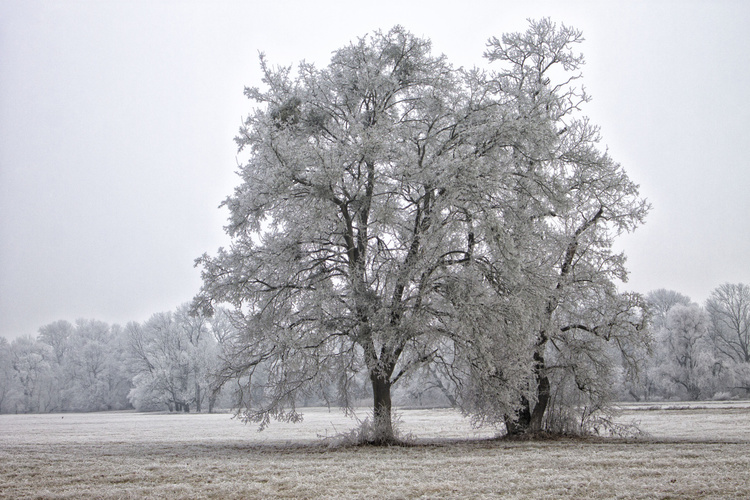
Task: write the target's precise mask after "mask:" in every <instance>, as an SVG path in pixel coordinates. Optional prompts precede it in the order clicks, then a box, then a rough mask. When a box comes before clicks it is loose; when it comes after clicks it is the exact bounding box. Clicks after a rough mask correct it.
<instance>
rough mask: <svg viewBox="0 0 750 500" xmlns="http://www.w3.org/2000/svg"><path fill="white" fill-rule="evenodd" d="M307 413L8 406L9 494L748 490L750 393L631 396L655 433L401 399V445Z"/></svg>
mask: <svg viewBox="0 0 750 500" xmlns="http://www.w3.org/2000/svg"><path fill="white" fill-rule="evenodd" d="M306 415H307V418H306V421H305V422H304V423H303V424H301V425H298V426H291V425H272V427H271V429H269V430H268V431H265V432H263V433H257V432H256V431H255V430H254V429H253V428H252V427H244V426H242V424H240V423H238V422H237V421H235V420H231V419H230V418H229V416H227V415H154V414H151V415H144V414H137V413H104V414H68V415H29V416H16V415H5V416H0V498H76V499H80V498H373V497H374V498H497V497H503V498H560V497H569V498H748V497H750V454H749V453H748V450H750V407H747V406H743V405H739V406H737V407H731V408H726V407H721V408H714V407H710V408H704V409H685V410H661V409H657V410H651V411H644V410H643V409H637V408H631V409H628V410H627V411H626V412H625V413H624V415H623V418H624V419H628V420H632V419H634V418H635V419H640V420H641V421H642V423H643V427H644V430H645V431H647V432H650V433H651V435H652V438H650V439H648V440H639V441H622V440H565V439H563V440H557V441H545V442H508V441H503V440H494V439H489V438H490V437H491V436H492V435H493V434H494V431H493V430H491V429H489V430H476V429H472V427H471V426H470V425H469V424H468V422H466V421H465V420H463V419H461V418H460V415H457V414H456V413H455V412H452V411H448V410H431V411H426V410H403V411H402V412H401V421H402V422H401V427H402V429H403V430H404V431H405V432H406V433H410V434H412V435H413V436H414V437H413V439H414V443H415V445H414V446H409V447H390V448H372V447H342V446H339V447H331V446H330V440H323V441H321V436H326V435H328V436H332V435H335V434H336V433H341V432H345V431H347V430H349V429H351V428H352V427H353V426H354V425H356V423H355V422H353V421H352V420H350V419H347V418H345V417H343V416H342V415H341V414H339V413H337V412H332V413H329V412H327V411H326V410H320V409H318V410H311V411H309V412H308V413H307V414H306ZM62 417H64V418H62ZM646 420H647V421H646ZM691 432H692V434H691ZM671 433H674V435H675V437H674V438H672V437H670V436H671ZM465 438H470V439H471V440H466V439H465Z"/></svg>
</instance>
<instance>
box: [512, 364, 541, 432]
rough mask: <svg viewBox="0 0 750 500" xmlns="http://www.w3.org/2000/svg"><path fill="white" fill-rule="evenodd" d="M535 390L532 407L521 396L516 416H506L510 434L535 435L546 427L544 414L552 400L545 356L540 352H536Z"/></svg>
mask: <svg viewBox="0 0 750 500" xmlns="http://www.w3.org/2000/svg"><path fill="white" fill-rule="evenodd" d="M534 385H535V387H534V392H535V393H536V394H535V395H536V404H535V405H534V408H533V409H532V408H531V402H530V401H529V400H528V399H527V398H525V397H523V398H521V405H520V409H519V410H518V414H517V415H516V418H513V416H512V415H506V416H505V428H506V430H507V432H508V435H510V436H520V435H532V436H533V435H534V434H539V433H540V432H542V430H543V427H544V414H545V412H546V411H547V407H548V406H549V400H550V388H551V385H550V381H549V377H547V374H546V373H545V361H544V356H542V355H541V354H539V352H536V353H534Z"/></svg>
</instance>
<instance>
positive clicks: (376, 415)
mask: <svg viewBox="0 0 750 500" xmlns="http://www.w3.org/2000/svg"><path fill="white" fill-rule="evenodd" d="M370 381H371V382H372V398H373V426H374V434H373V436H372V444H378V445H383V444H391V443H393V442H395V440H396V439H395V436H394V434H393V422H392V420H391V381H390V376H389V375H387V374H385V373H382V372H380V371H372V372H371V373H370Z"/></svg>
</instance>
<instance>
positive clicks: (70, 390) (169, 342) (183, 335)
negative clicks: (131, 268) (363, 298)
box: [0, 284, 750, 413]
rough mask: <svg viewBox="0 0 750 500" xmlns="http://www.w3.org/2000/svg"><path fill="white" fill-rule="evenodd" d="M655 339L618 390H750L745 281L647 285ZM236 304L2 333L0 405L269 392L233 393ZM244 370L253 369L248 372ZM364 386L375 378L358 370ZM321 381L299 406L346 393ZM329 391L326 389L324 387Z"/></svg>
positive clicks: (182, 399)
mask: <svg viewBox="0 0 750 500" xmlns="http://www.w3.org/2000/svg"><path fill="white" fill-rule="evenodd" d="M646 298H647V300H648V303H649V305H650V308H651V311H650V312H651V322H650V330H651V334H652V348H651V355H650V357H649V359H647V360H645V362H644V363H640V365H641V366H642V367H643V368H642V370H641V371H640V372H639V373H631V372H626V371H625V370H623V371H622V373H621V376H620V377H619V379H618V388H617V389H618V393H619V395H620V398H621V399H623V400H638V401H646V400H669V399H674V400H699V399H728V398H736V397H747V396H748V394H749V393H750V287H748V286H747V285H744V284H724V285H721V286H720V287H718V288H716V289H715V290H714V291H713V292H712V294H711V296H710V298H709V299H708V300H707V301H706V303H705V305H703V306H701V305H698V304H695V303H693V302H692V301H691V300H690V298H689V297H686V296H685V295H682V294H680V293H678V292H675V291H671V290H664V289H661V290H655V291H653V292H650V293H649V294H648V295H647V297H646ZM237 333H238V332H237V331H236V330H235V326H234V323H233V321H232V317H231V314H230V313H229V312H228V311H226V310H223V309H218V310H217V311H216V312H215V314H214V315H213V316H211V317H204V316H201V315H196V314H190V308H189V305H187V304H185V305H182V306H180V307H178V308H177V309H176V310H175V311H173V312H171V311H170V312H164V313H157V314H154V315H153V316H152V317H151V318H150V319H149V320H148V321H145V322H143V323H136V322H131V323H128V324H127V325H126V326H125V327H121V326H119V325H108V324H106V323H104V322H101V321H97V320H84V319H79V320H77V321H76V322H75V324H71V323H70V322H68V321H63V320H61V321H56V322H54V323H51V324H49V325H46V326H43V327H41V328H40V329H39V333H38V335H37V336H36V338H33V337H31V336H25V337H19V338H16V339H14V340H13V341H12V342H8V340H7V339H5V338H3V337H0V412H2V413H36V412H44V413H47V412H65V411H81V412H88V411H102V410H123V409H131V408H135V409H137V410H140V411H181V412H191V411H196V412H205V411H208V412H210V411H213V410H214V409H215V408H217V407H222V408H227V407H229V406H232V405H234V404H236V402H237V401H238V400H242V399H243V398H244V399H245V400H247V399H248V398H249V399H253V398H258V399H262V398H263V397H264V391H265V390H268V389H269V388H268V387H265V386H264V380H265V377H264V374H263V373H254V374H253V377H254V384H253V387H254V388H255V389H254V390H253V393H252V394H244V395H241V394H240V395H238V394H237V393H236V391H235V387H238V388H239V387H246V386H247V384H246V383H245V382H246V381H239V382H243V383H240V384H233V383H231V382H232V381H231V380H230V379H228V378H227V377H226V376H225V375H224V368H226V367H227V366H229V365H231V362H232V360H231V359H228V356H227V355H226V353H225V350H224V349H223V347H224V343H225V340H226V339H228V338H230V337H232V336H233V335H236V334H237ZM248 376H249V375H248ZM359 385H360V386H361V397H362V398H363V399H364V398H367V397H369V394H368V391H369V390H370V387H369V384H368V383H367V381H366V380H364V379H363V380H361V381H359ZM446 385H448V384H447V381H445V380H442V379H441V375H440V374H439V373H438V372H436V371H427V372H426V373H423V374H422V375H421V376H420V379H419V380H408V379H407V380H404V381H403V383H401V384H400V385H399V387H398V388H397V390H396V392H395V393H394V399H395V402H396V404H402V405H430V406H432V405H450V404H452V402H453V401H452V398H451V395H450V393H449V391H447V390H445V387H446ZM320 394H321V392H317V393H316V395H310V397H309V398H307V399H304V400H302V401H299V402H298V404H300V405H318V404H333V405H336V404H339V403H340V402H339V401H336V396H335V395H336V394H337V391H336V390H335V388H331V391H330V394H331V397H330V398H326V397H321V396H320ZM323 394H325V391H323Z"/></svg>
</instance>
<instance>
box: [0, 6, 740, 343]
mask: <svg viewBox="0 0 750 500" xmlns="http://www.w3.org/2000/svg"><path fill="white" fill-rule="evenodd" d="M544 16H549V17H551V18H552V19H553V20H554V21H557V22H562V23H565V24H568V25H572V26H575V27H576V28H579V29H581V30H582V31H583V32H584V36H585V37H586V42H585V43H584V44H583V45H582V46H581V50H582V51H583V52H584V54H585V56H586V60H587V65H586V67H585V68H584V84H585V86H586V88H587V90H588V92H589V93H590V94H591V95H592V96H593V98H594V101H593V102H592V103H591V104H590V105H589V107H588V110H587V111H588V113H587V114H588V115H589V116H590V117H591V118H592V120H593V121H594V122H595V123H597V124H599V125H600V126H601V128H602V137H603V145H605V146H608V147H609V150H610V153H611V155H612V156H613V157H614V158H615V159H616V160H617V161H619V162H620V163H622V164H623V166H624V167H625V168H626V170H627V171H628V172H629V174H630V175H631V177H632V178H633V179H634V180H635V181H636V182H638V183H639V184H641V190H642V194H643V195H645V196H646V197H647V198H649V200H650V201H651V202H652V204H653V206H654V209H653V211H652V213H651V215H650V217H649V218H648V221H647V223H646V225H645V226H643V227H641V228H640V229H639V230H638V231H636V233H634V234H633V235H627V236H626V237H623V238H622V239H621V241H620V243H619V244H618V247H619V248H622V249H624V250H625V251H626V253H627V255H628V256H629V268H630V270H631V275H630V281H629V283H627V284H625V285H624V286H623V289H628V290H635V291H639V292H644V293H645V292H648V291H649V290H652V289H655V288H669V289H674V290H677V291H679V292H681V293H683V294H686V295H688V296H690V297H691V298H692V299H693V300H695V301H698V302H702V301H703V300H704V299H705V298H706V297H707V296H708V294H709V293H710V291H711V290H712V289H713V288H715V287H716V286H718V285H719V284H721V283H723V282H733V283H737V282H744V283H750V266H749V265H748V262H747V260H748V256H750V218H749V217H748V211H749V210H748V209H750V197H748V194H747V190H748V188H750V169H749V168H748V159H749V158H750V137H749V136H750V104H749V100H748V96H747V90H748V88H750V87H749V84H748V82H750V35H749V34H748V31H747V27H748V26H750V2H746V1H743V0H736V1H721V0H718V1H717V0H714V1H702V2H698V1H689V0H677V1H658V0H649V1H642V2H641V1H628V2H624V1H623V2H605V1H589V2H584V1H580V2H575V1H552V2H520V1H518V0H513V1H498V0H494V1H489V0H488V1H471V0H465V1H463V2H442V1H436V0H432V1H424V2H422V1H410V2H407V1H404V0H396V1H377V2H376V1H372V2H351V1H349V2H334V1H322V0H317V1H314V2H311V1H290V2H284V1H263V2H258V1H246V2H230V1H192V2H191V1H159V0H148V1H137V0H136V1H124V0H123V1H96V0H91V1H65V0H55V1H33V0H0V335H5V336H7V337H15V336H17V335H23V334H30V335H36V333H37V330H38V328H39V327H40V326H42V325H45V324H47V323H50V322H52V321H55V320H57V319H68V320H70V321H73V320H75V319H76V318H79V317H85V318H96V319H99V320H102V321H107V322H110V323H121V324H122V323H125V322H127V321H129V320H137V321H141V320H144V319H146V318H148V317H149V316H150V315H151V314H152V313H154V312H158V311H165V310H170V309H174V308H175V307H176V306H177V305H179V304H180V303H182V302H185V301H188V300H190V299H191V297H192V296H193V295H194V294H195V293H196V292H197V290H198V288H199V286H200V276H199V271H198V270H197V269H194V268H193V260H194V259H195V258H196V257H198V256H199V255H201V254H202V253H203V252H210V253H213V252H215V251H216V249H217V248H218V247H219V246H220V245H222V244H225V243H226V241H227V240H226V238H225V237H224V235H223V230H222V226H223V225H224V222H225V220H224V219H225V214H224V213H223V212H222V211H220V210H218V209H217V206H218V205H219V203H220V202H221V200H222V199H223V198H224V197H225V196H226V195H228V194H229V193H230V191H231V189H232V188H233V187H234V186H235V185H236V184H237V183H238V180H237V178H236V177H235V175H234V170H235V166H236V162H235V145H234V142H233V137H234V135H235V133H236V131H237V129H238V127H239V125H240V122H241V120H242V118H243V116H244V115H246V114H247V112H248V111H249V109H250V103H249V101H247V100H246V99H245V98H244V97H243V95H242V90H243V88H244V86H252V85H259V84H260V75H259V70H258V63H257V56H258V52H259V51H264V52H266V54H267V55H268V58H269V59H270V61H271V62H272V63H274V64H284V65H286V64H290V63H294V62H297V61H299V60H301V59H305V60H307V61H314V62H316V63H317V64H318V65H321V66H322V65H325V64H326V63H327V62H328V60H329V57H330V53H331V51H333V50H335V49H337V48H339V47H341V46H343V45H345V44H346V43H348V42H349V41H350V40H353V39H355V38H356V37H358V36H361V35H364V34H366V33H368V32H370V31H372V30H375V29H379V28H380V29H384V30H387V29H389V28H391V27H392V26H393V25H395V24H401V25H403V26H405V27H406V28H407V29H409V30H410V31H412V32H413V33H415V34H417V35H420V36H425V37H429V38H431V39H432V41H433V46H434V50H435V52H442V53H445V54H446V55H447V56H448V57H449V59H450V60H451V61H452V62H453V63H454V64H456V65H463V66H472V65H475V64H483V62H482V59H481V54H482V52H483V51H484V44H485V41H486V40H487V38H489V37H490V36H493V35H497V36H499V35H501V34H502V33H505V32H510V31H520V30H524V29H525V28H526V19H527V18H540V17H544Z"/></svg>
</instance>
